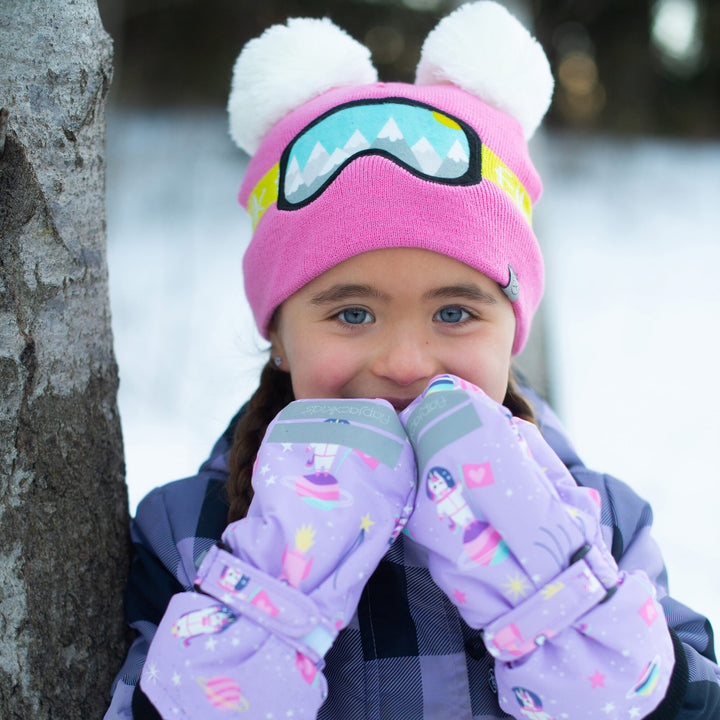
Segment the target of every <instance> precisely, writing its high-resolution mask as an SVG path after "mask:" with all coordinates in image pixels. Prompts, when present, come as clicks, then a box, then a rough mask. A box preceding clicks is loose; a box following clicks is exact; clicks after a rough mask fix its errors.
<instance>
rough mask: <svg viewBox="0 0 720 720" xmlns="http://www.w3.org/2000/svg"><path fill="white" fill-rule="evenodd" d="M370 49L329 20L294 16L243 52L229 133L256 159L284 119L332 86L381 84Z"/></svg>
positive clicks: (237, 69) (232, 98) (234, 83)
mask: <svg viewBox="0 0 720 720" xmlns="http://www.w3.org/2000/svg"><path fill="white" fill-rule="evenodd" d="M376 80H377V71H376V70H375V68H374V67H373V65H372V61H371V59H370V51H369V50H368V49H367V48H366V47H365V46H364V45H361V44H360V43H359V42H357V40H354V39H353V38H352V37H350V35H348V34H347V33H346V32H345V31H344V30H341V29H340V28H339V27H337V25H334V24H333V23H332V22H331V21H330V20H329V19H328V18H323V19H314V18H292V19H290V20H288V21H287V25H273V26H272V27H270V28H268V29H267V30H266V31H265V32H264V33H263V34H262V35H261V36H260V37H258V38H255V39H254V40H250V42H248V43H247V45H245V47H244V48H243V49H242V51H241V53H240V55H239V56H238V59H237V60H236V61H235V67H234V69H233V81H232V89H231V92H230V98H229V100H228V112H229V114H230V135H231V137H232V139H233V140H234V141H235V142H236V143H237V144H238V145H239V146H240V147H241V148H242V149H243V150H245V151H246V152H247V153H249V154H250V155H252V154H253V153H254V152H255V151H256V150H257V149H258V147H259V146H260V142H261V141H262V139H263V137H265V134H266V133H267V132H268V130H270V128H271V127H272V126H273V125H275V123H277V122H278V121H279V120H281V119H282V118H283V117H285V115H287V114H288V113H289V112H291V111H292V110H294V109H295V108H298V107H300V106H301V105H303V104H304V103H306V102H307V101H308V100H310V99H311V98H313V97H316V96H317V95H320V94H322V93H324V92H325V91H327V90H330V89H331V88H336V87H347V86H351V85H366V84H369V83H373V82H376Z"/></svg>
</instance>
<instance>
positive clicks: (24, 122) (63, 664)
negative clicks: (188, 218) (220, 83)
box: [0, 0, 129, 720]
mask: <svg viewBox="0 0 720 720" xmlns="http://www.w3.org/2000/svg"><path fill="white" fill-rule="evenodd" d="M111 59H112V46H111V41H110V39H109V37H108V36H107V34H106V33H105V31H104V30H103V28H102V25H101V22H100V18H99V15H98V12H97V7H96V3H95V0H74V1H73V0H44V1H43V2H31V0H1V2H0V106H2V107H4V108H6V109H7V110H8V111H9V113H8V114H7V115H5V113H3V115H2V116H0V718H3V720H11V719H15V718H17V719H20V718H22V719H23V720H27V719H28V718H32V719H33V720H45V719H47V720H50V719H52V720H60V719H62V718H68V719H70V718H72V719H73V720H77V718H83V719H85V718H91V719H92V718H101V717H102V715H103V713H104V710H105V708H106V707H107V704H108V702H109V699H108V695H109V689H110V684H111V682H112V678H113V675H114V674H115V672H117V669H118V668H119V665H120V663H121V661H122V656H123V655H124V652H125V646H126V643H125V631H124V623H123V620H122V596H123V589H124V585H125V581H126V574H127V565H128V557H129V540H128V536H127V519H128V511H127V491H126V487H125V483H124V477H123V476H124V467H123V458H122V438H121V433H120V421H119V416H118V411H117V405H116V392H117V383H118V379H117V366H116V363H115V358H114V354H113V349H112V333H111V329H110V310H109V300H108V282H107V266H106V253H105V211H104V183H105V161H104V153H105V148H104V143H105V120H104V102H105V95H106V92H107V88H108V84H109V81H110V75H111V70H112V67H111Z"/></svg>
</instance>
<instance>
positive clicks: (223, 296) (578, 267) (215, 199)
mask: <svg viewBox="0 0 720 720" xmlns="http://www.w3.org/2000/svg"><path fill="white" fill-rule="evenodd" d="M533 150H534V156H535V157H536V160H537V163H538V166H539V168H540V170H541V173H542V175H543V178H544V181H545V190H546V193H545V196H544V197H543V199H542V200H541V202H540V204H539V206H538V208H537V211H536V229H537V230H538V234H539V235H540V236H541V237H542V238H543V246H544V252H545V257H546V265H547V274H548V289H547V292H546V300H545V301H544V302H545V306H544V310H545V316H546V322H547V338H548V343H549V353H550V363H551V366H550V372H551V378H552V393H553V397H554V400H555V407H556V409H557V411H558V414H559V415H560V417H561V418H562V419H563V421H564V423H565V425H566V426H567V428H568V429H569V431H570V435H571V437H573V439H574V441H575V444H576V446H577V448H578V450H579V452H580V454H581V456H582V457H583V458H584V459H585V461H586V463H587V464H588V465H590V466H591V467H593V468H595V469H599V470H603V471H605V472H608V473H610V474H613V475H616V476H618V477H620V478H622V479H623V480H625V481H626V482H628V483H630V484H631V485H632V486H633V487H634V488H635V489H636V490H637V491H638V492H639V493H640V494H641V495H643V496H644V497H646V498H647V499H648V500H650V502H651V503H652V505H653V508H654V510H655V517H656V533H655V534H656V538H657V540H658V542H659V544H660V546H661V548H662V550H663V553H664V556H665V559H666V562H667V564H668V567H669V571H670V579H671V588H672V590H673V594H674V595H676V596H677V597H678V598H679V599H681V600H682V601H684V602H686V603H687V604H688V605H690V606H692V607H694V608H696V609H697V610H699V611H702V612H704V613H705V614H707V615H709V617H710V619H711V620H713V621H714V622H715V623H716V624H717V623H720V573H719V572H718V571H717V569H716V567H717V566H716V563H717V550H718V547H720V523H718V522H717V515H718V513H719V512H720V469H719V468H718V462H717V453H718V449H719V447H720V443H718V439H719V437H720V432H718V427H719V426H720V422H719V421H718V416H719V415H720V410H719V408H720V384H718V383H717V381H715V379H714V377H713V375H714V374H715V373H714V371H713V370H712V368H713V367H716V366H717V363H718V355H719V353H720V282H719V280H720V269H719V268H720V231H719V230H718V228H720V206H719V204H718V202H717V199H718V197H719V196H720V180H719V179H718V177H719V175H720V173H719V171H720V144H697V145H692V144H686V143H679V142H658V141H639V142H630V141H618V140H608V139H602V138H594V139H580V138H577V137H562V136H557V135H553V136H551V137H543V138H538V139H537V140H535V141H534V146H533ZM244 166H245V163H244V159H243V156H242V155H241V153H240V152H239V151H238V150H236V149H234V147H233V145H232V144H231V142H230V140H229V139H227V136H226V132H225V120H224V116H223V114H222V113H219V112H207V113H202V112H195V111H194V112H192V113H182V114H179V113H175V114H172V113H163V114H139V113H134V114H126V113H118V112H114V113H111V115H110V117H109V119H108V235H109V266H110V283H111V295H112V307H113V326H114V331H115V346H116V352H117V357H118V362H119V365H120V378H121V386H120V397H119V402H120V411H121V415H122V420H123V432H124V438H125V457H126V462H127V480H128V487H129V493H130V504H131V510H132V511H133V512H134V509H135V507H136V505H137V503H138V501H139V500H140V499H141V498H142V496H143V495H144V494H145V493H146V492H147V491H148V490H150V489H151V488H152V487H154V486H155V485H159V484H163V483H165V482H168V481H169V480H172V479H176V478H178V477H182V476H185V475H188V474H192V473H194V471H195V469H196V468H197V466H198V465H199V464H200V463H201V462H202V460H203V459H204V458H205V457H206V455H207V453H208V451H209V449H210V447H211V446H212V443H213V442H214V440H215V439H216V438H217V437H218V436H219V435H220V433H221V432H222V431H223V430H224V428H225V426H226V424H227V422H228V420H229V419H230V418H231V417H232V415H233V413H234V412H235V411H236V410H237V408H238V407H239V406H240V404H241V403H242V402H243V400H244V399H246V398H247V396H248V395H249V394H250V392H251V391H252V389H253V388H254V386H255V385H256V382H257V376H258V372H259V368H260V366H261V365H262V364H263V362H264V355H263V352H262V351H263V349H264V347H265V343H264V342H263V341H262V339H261V338H259V336H258V335H257V333H256V331H255V330H254V328H253V325H252V321H251V318H250V314H249V311H248V310H247V308H246V306H245V301H244V296H243V290H242V277H241V271H240V264H241V258H242V251H243V248H244V244H245V242H246V241H247V237H248V233H249V222H248V220H247V218H246V217H245V215H244V213H243V211H242V210H241V209H240V208H239V207H238V206H237V204H236V202H235V194H236V191H237V188H238V187H239V184H240V180H241V177H242V173H243V170H244Z"/></svg>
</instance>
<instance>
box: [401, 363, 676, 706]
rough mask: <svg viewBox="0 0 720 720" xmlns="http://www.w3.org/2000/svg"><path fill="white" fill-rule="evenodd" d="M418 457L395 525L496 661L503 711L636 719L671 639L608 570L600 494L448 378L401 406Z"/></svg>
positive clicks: (647, 606)
mask: <svg viewBox="0 0 720 720" xmlns="http://www.w3.org/2000/svg"><path fill="white" fill-rule="evenodd" d="M400 419H401V421H402V423H403V425H404V426H405V429H406V431H407V434H408V438H409V439H410V442H411V443H412V445H413V447H414V449H415V454H416V461H417V467H418V478H419V485H418V494H417V501H416V506H415V511H414V512H413V515H412V517H411V518H410V520H409V522H408V524H407V528H406V531H407V533H408V534H409V535H410V537H412V538H413V539H414V540H415V541H416V542H417V543H419V544H421V545H423V546H425V548H427V552H428V567H429V569H430V572H431V574H432V576H433V578H434V580H435V581H436V583H437V584H438V585H439V587H440V588H441V589H442V590H443V591H444V592H445V593H446V594H447V595H448V597H449V598H450V600H451V601H452V602H453V603H454V604H455V605H456V606H457V608H458V610H459V612H460V614H461V615H462V616H463V618H464V619H465V620H466V622H467V623H468V624H469V625H470V626H472V627H474V628H480V629H482V630H483V639H484V642H485V645H486V647H487V649H488V652H490V653H491V655H492V656H493V657H494V658H495V659H496V670H495V675H496V680H497V686H498V696H499V702H500V705H501V707H502V708H503V709H504V710H505V711H506V712H508V713H510V714H511V715H513V716H515V717H530V718H536V719H538V720H551V719H552V718H567V719H568V720H574V719H575V718H602V719H603V720H606V719H607V718H608V717H637V718H640V717H645V715H647V714H648V713H650V712H651V711H652V710H653V709H654V708H655V707H656V706H657V705H658V704H659V703H660V701H661V700H662V699H663V697H664V695H665V691H666V689H667V686H668V683H669V678H670V675H671V673H672V669H673V664H674V657H673V650H672V642H671V640H670V635H669V631H668V629H667V624H666V622H665V618H664V617H663V615H662V610H661V608H660V606H659V604H658V603H657V602H656V600H655V591H654V588H653V587H652V585H651V583H650V582H649V581H648V579H647V577H646V576H645V575H644V574H643V573H633V574H627V573H624V572H619V571H618V568H617V565H616V564H615V562H614V560H613V559H612V557H611V555H610V553H609V552H608V551H607V549H606V547H605V545H604V544H603V541H602V538H601V535H600V522H599V518H600V516H599V512H600V508H599V499H598V495H597V493H595V492H594V491H592V490H589V489H585V488H580V487H578V486H577V484H576V483H575V481H574V480H573V478H572V476H570V474H569V473H568V471H567V469H566V468H565V467H564V465H563V464H562V463H561V462H560V460H559V458H557V456H556V455H555V453H553V451H552V450H551V449H550V448H549V447H548V446H547V444H546V443H545V441H544V440H543V439H542V437H541V435H540V434H539V432H538V431H537V428H535V426H534V425H531V424H530V423H526V422H524V421H522V420H518V419H516V418H513V417H512V416H511V413H510V412H509V411H508V410H507V409H506V408H505V407H503V406H502V405H500V404H498V403H496V402H495V401H494V400H492V399H490V398H489V397H488V396H487V395H485V393H483V392H482V390H480V389H478V388H476V387H475V386H474V385H471V384H469V383H466V382H464V381H463V380H460V379H459V378H456V377H454V376H450V375H446V376H440V377H438V378H435V379H434V380H433V381H432V382H431V383H430V385H429V386H428V388H427V389H426V391H425V392H424V393H423V394H422V395H421V396H420V397H419V398H418V399H417V400H416V401H415V402H413V403H412V404H411V405H410V406H409V407H408V408H406V409H405V410H404V411H403V412H402V413H401V415H400Z"/></svg>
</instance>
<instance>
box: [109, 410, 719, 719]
mask: <svg viewBox="0 0 720 720" xmlns="http://www.w3.org/2000/svg"><path fill="white" fill-rule="evenodd" d="M531 397H532V396H531ZM534 399H535V400H536V407H537V409H538V410H539V413H538V415H539V419H540V426H541V430H542V432H543V435H544V436H545V438H546V440H547V441H548V442H549V443H550V445H551V446H552V447H553V449H554V450H555V452H556V453H557V454H558V455H559V456H560V458H561V459H562V460H563V462H564V463H565V464H566V465H567V466H568V468H569V469H570V471H571V472H572V474H573V476H574V477H575V478H576V480H577V481H578V482H579V483H580V484H582V485H586V486H591V487H593V488H595V489H596V490H597V491H598V492H599V493H600V495H601V496H602V501H603V513H602V524H603V528H602V530H603V537H604V538H605V541H606V543H607V545H608V547H610V548H611V549H612V552H613V555H614V556H615V559H616V560H617V561H618V563H619V565H620V567H621V568H622V569H627V570H633V569H635V568H637V567H640V566H639V565H638V563H642V565H643V566H644V567H646V568H662V569H661V571H660V572H659V573H658V574H657V576H655V577H651V578H650V579H651V580H652V581H653V583H654V584H655V585H656V587H657V590H658V597H659V598H660V600H661V603H662V605H663V608H664V610H665V614H666V617H667V620H668V623H669V625H670V628H671V631H672V633H673V637H674V641H675V647H676V658H677V661H676V671H675V675H674V677H673V682H672V683H671V688H670V690H669V691H668V696H667V698H666V701H665V702H664V703H663V704H662V705H661V706H660V708H658V710H657V711H656V712H655V713H653V715H652V716H651V717H652V718H653V719H654V720H660V719H662V720H666V719H667V720H670V718H678V719H679V720H691V718H697V719H698V720H699V719H700V718H702V720H712V719H713V718H720V671H719V670H718V667H717V664H716V659H715V655H714V648H713V635H712V629H711V627H710V625H709V623H708V621H707V620H706V619H705V618H704V617H702V616H701V615H698V614H697V613H694V612H693V611H691V610H690V609H688V608H687V607H685V606H684V605H682V604H681V603H679V602H677V601H675V600H673V599H672V598H670V597H669V596H668V595H667V578H666V574H665V570H664V566H663V564H662V560H661V558H660V557H659V555H658V551H657V548H656V546H655V543H654V542H653V541H652V540H651V539H650V535H649V529H650V523H651V522H652V512H651V510H650V507H649V506H648V504H647V503H646V502H644V501H643V500H641V499H640V498H639V497H638V496H637V495H636V494H635V493H634V492H633V491H632V490H631V489H630V488H629V487H628V486H627V485H624V484H623V483H621V482H620V481H618V480H616V479H614V478H612V477H609V476H607V475H600V474H598V473H594V472H591V471H590V470H588V469H587V468H585V467H584V466H583V464H582V462H581V461H580V459H579V458H578V457H577V455H576V454H575V451H574V450H573V449H572V447H571V446H570V444H569V443H568V441H567V439H566V437H565V436H564V434H563V433H562V431H561V429H560V425H559V422H558V421H557V418H555V416H554V415H553V414H552V412H551V411H550V410H549V408H547V406H546V405H544V404H543V403H541V401H539V400H537V398H534ZM234 423H235V419H234V420H233V422H232V423H231V425H230V427H229V428H228V430H227V431H226V432H225V434H224V435H223V437H222V438H221V439H220V440H219V441H218V443H217V444H216V446H215V448H214V450H213V453H212V455H211V457H210V459H209V460H208V461H207V462H206V463H205V464H204V465H203V466H202V468H201V469H200V472H199V473H198V475H196V476H194V477H192V478H187V479H185V480H180V481H178V482H175V483H171V484H169V485H166V486H164V487H161V488H157V489H156V490H153V491H152V492H151V493H150V494H149V495H148V496H147V497H146V498H145V499H144V500H143V502H142V503H141V504H140V506H139V508H138V513H137V517H136V519H135V520H134V521H133V523H132V527H131V532H132V537H133V541H134V543H135V548H136V555H135V559H134V561H133V566H132V571H131V578H130V583H129V587H128V592H127V616H128V622H129V623H130V625H131V626H132V627H133V628H135V629H136V630H137V632H138V638H137V639H136V641H135V643H134V644H133V646H132V648H131V650H130V652H129V654H128V657H127V660H126V662H125V664H124V666H123V668H122V670H121V672H120V674H119V675H118V678H117V680H116V682H115V685H114V687H113V702H112V705H111V707H110V709H109V710H108V713H107V715H106V716H105V717H106V720H116V719H117V718H133V717H134V720H143V718H151V717H158V716H157V715H154V714H153V709H152V708H151V707H150V706H149V704H148V703H147V701H146V700H138V694H137V693H136V694H135V702H133V692H134V689H135V685H136V684H137V682H138V679H139V676H140V671H141V669H142V664H143V661H144V658H145V654H146V652H147V647H148V643H149V642H150V641H151V639H152V636H153V633H154V632H155V627H156V625H157V623H158V622H159V620H160V618H161V617H162V614H163V612H164V610H165V607H166V606H167V603H168V602H169V599H170V597H171V596H172V595H173V594H174V593H175V592H178V591H181V590H184V589H189V588H190V587H191V586H192V580H193V578H194V575H195V567H196V566H197V564H199V561H200V560H201V558H202V556H203V554H204V553H205V552H206V551H207V549H208V548H209V547H210V546H211V545H212V544H214V543H215V542H216V540H218V539H219V538H220V535H221V534H222V531H223V530H224V528H225V525H226V513H227V507H228V505H227V498H226V494H225V480H226V477H227V465H226V457H227V453H228V451H229V447H230V443H231V440H232V434H233V430H234ZM631 544H632V546H633V552H632V554H631V555H632V563H633V564H632V565H631V564H630V561H629V560H628V559H627V558H626V557H624V550H625V548H627V547H629V546H630V545H631ZM493 667H494V666H493V661H492V659H491V658H490V656H489V655H488V654H487V653H486V651H485V647H484V645H483V642H482V640H481V638H480V633H479V632H478V631H476V630H472V629H471V628H469V627H468V626H467V625H466V624H465V623H464V622H463V620H462V618H461V617H460V616H459V614H458V613H457V610H456V609H455V607H454V606H453V605H452V604H451V603H450V601H449V600H448V599H447V598H446V597H445V595H444V594H443V593H442V591H441V590H440V589H439V588H438V587H437V586H436V585H435V583H434V582H433V581H432V579H431V578H430V574H429V572H428V570H427V567H426V565H425V553H424V550H423V549H422V548H421V547H419V546H418V545H416V544H415V543H413V542H412V541H410V540H408V539H407V538H406V537H405V536H403V535H401V536H400V537H399V538H398V540H397V541H396V542H395V543H394V544H393V546H392V547H391V548H390V550H389V551H388V553H387V555H386V556H385V558H384V559H383V561H382V562H381V563H380V565H379V566H378V568H377V570H376V572H375V573H374V574H373V576H372V577H371V579H370V580H369V581H368V584H367V586H366V588H365V590H364V592H363V594H362V597H361V599H360V603H359V606H358V609H357V613H356V615H355V617H354V618H353V620H352V622H351V623H350V625H349V626H348V627H347V628H346V629H345V630H343V631H342V632H341V633H340V635H339V636H338V639H337V641H336V642H335V644H334V645H333V647H332V648H331V650H330V651H329V653H328V654H327V656H326V667H325V669H324V673H325V675H326V677H327V680H328V686H329V696H328V698H327V700H326V702H325V703H324V705H323V706H322V707H321V709H320V712H319V715H318V718H320V719H321V720H330V719H331V718H342V719H343V720H361V719H362V720H375V719H377V720H384V719H385V718H388V719H389V718H392V719H393V720H397V719H400V720H416V719H417V720H420V719H422V718H442V720H446V719H448V718H451V719H452V720H459V719H460V718H474V719H476V720H490V719H491V718H507V717H510V716H509V715H507V714H506V713H504V712H503V711H502V710H501V709H500V708H499V706H498V702H497V696H496V693H495V689H494V687H495V686H494V673H493ZM268 690H269V691H272V689H271V688H270V687H269V688H268ZM131 707H132V709H131ZM518 712H520V708H519V707H518Z"/></svg>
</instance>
